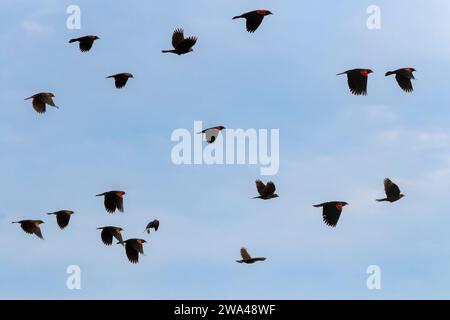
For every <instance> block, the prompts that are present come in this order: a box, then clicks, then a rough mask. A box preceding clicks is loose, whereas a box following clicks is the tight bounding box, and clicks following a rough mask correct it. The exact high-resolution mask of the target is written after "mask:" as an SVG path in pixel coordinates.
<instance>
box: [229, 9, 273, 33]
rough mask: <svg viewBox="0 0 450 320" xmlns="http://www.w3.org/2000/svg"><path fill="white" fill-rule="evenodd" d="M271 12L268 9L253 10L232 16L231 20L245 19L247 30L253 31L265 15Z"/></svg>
mask: <svg viewBox="0 0 450 320" xmlns="http://www.w3.org/2000/svg"><path fill="white" fill-rule="evenodd" d="M271 14H273V13H272V12H270V11H269V10H255V11H250V12H247V13H244V14H242V15H240V16H236V17H233V20H235V19H240V18H243V19H245V20H246V27H247V31H248V32H250V33H253V32H255V31H256V29H258V27H259V26H260V25H261V23H262V22H263V20H264V17H265V16H268V15H271Z"/></svg>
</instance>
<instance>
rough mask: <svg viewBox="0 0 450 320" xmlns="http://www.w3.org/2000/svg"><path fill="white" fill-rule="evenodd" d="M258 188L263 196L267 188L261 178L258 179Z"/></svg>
mask: <svg viewBox="0 0 450 320" xmlns="http://www.w3.org/2000/svg"><path fill="white" fill-rule="evenodd" d="M255 183H256V189H257V190H258V193H259V194H260V195H261V196H263V195H264V190H265V189H266V185H265V184H264V183H263V182H262V181H261V180H256V181H255Z"/></svg>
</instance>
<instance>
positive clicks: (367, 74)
mask: <svg viewBox="0 0 450 320" xmlns="http://www.w3.org/2000/svg"><path fill="white" fill-rule="evenodd" d="M360 73H361V75H362V76H363V77H367V76H369V72H368V71H367V70H362V71H360Z"/></svg>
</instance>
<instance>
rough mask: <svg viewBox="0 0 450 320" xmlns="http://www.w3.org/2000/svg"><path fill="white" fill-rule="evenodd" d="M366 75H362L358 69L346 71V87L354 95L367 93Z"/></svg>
mask: <svg viewBox="0 0 450 320" xmlns="http://www.w3.org/2000/svg"><path fill="white" fill-rule="evenodd" d="M367 79H368V76H367V75H363V74H362V73H361V72H360V71H352V72H349V73H347V81H348V87H349V88H350V91H351V93H353V94H354V95H357V96H360V95H364V96H366V95H367Z"/></svg>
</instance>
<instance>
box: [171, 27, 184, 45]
mask: <svg viewBox="0 0 450 320" xmlns="http://www.w3.org/2000/svg"><path fill="white" fill-rule="evenodd" d="M183 40H184V30H183V29H176V30H175V31H174V32H173V35H172V46H173V47H174V48H175V49H176V48H177V46H178V44H180V42H182V41H183Z"/></svg>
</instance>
